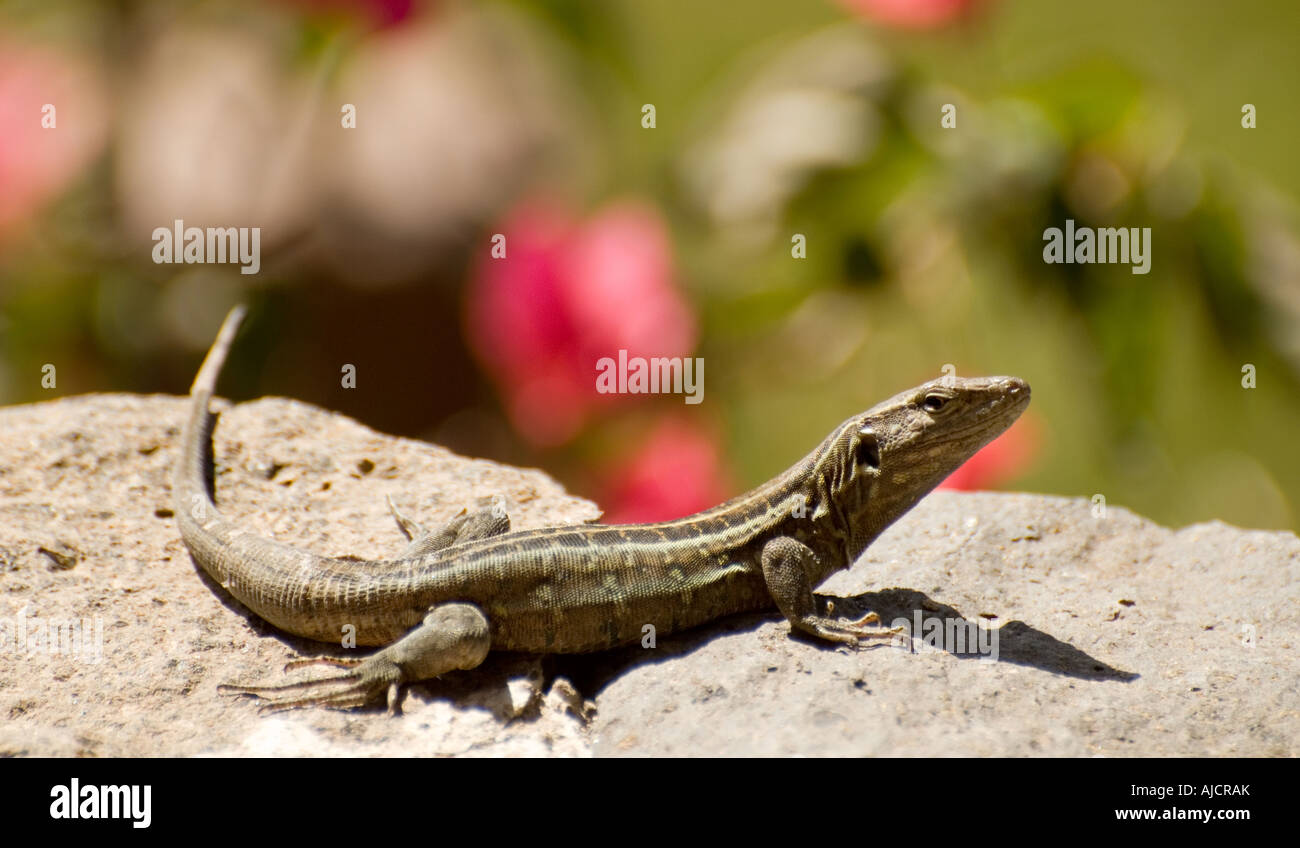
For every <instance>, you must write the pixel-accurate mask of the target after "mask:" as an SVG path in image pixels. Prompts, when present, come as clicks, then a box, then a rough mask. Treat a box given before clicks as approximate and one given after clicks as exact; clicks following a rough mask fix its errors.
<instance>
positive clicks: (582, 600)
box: [173, 307, 1029, 711]
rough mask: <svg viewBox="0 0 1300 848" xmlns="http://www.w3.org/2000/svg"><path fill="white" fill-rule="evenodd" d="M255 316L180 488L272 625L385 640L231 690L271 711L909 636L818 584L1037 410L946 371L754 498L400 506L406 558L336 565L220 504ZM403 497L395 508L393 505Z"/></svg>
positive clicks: (193, 539)
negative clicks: (539, 520) (606, 520)
mask: <svg viewBox="0 0 1300 848" xmlns="http://www.w3.org/2000/svg"><path fill="white" fill-rule="evenodd" d="M243 316H244V310H243V308H242V307H238V308H236V309H234V310H232V311H231V313H230V315H229V316H228V317H227V318H226V321H225V323H224V324H223V325H222V328H221V331H220V333H219V334H218V337H217V340H216V342H215V343H214V344H213V346H212V349H211V350H210V351H209V352H208V356H207V358H206V359H205V360H204V363H203V366H202V367H201V368H200V370H199V373H198V376H197V377H196V378H195V380H194V386H193V388H192V390H191V394H190V397H191V402H192V409H191V412H190V418H189V422H188V424H187V426H186V428H185V433H184V437H183V442H182V446H181V456H180V461H179V463H178V464H177V468H176V479H175V484H174V491H173V497H174V501H175V513H176V517H177V523H178V524H179V525H180V532H181V538H182V539H184V541H185V544H186V546H187V547H188V548H189V550H190V552H191V554H192V555H193V557H194V559H195V561H196V562H197V563H198V564H199V565H200V566H201V567H202V568H203V569H204V570H205V571H206V572H207V573H208V574H209V575H210V576H211V577H212V578H213V579H214V580H215V581H217V582H218V583H219V584H221V586H222V587H224V588H225V589H226V591H228V592H230V594H231V595H233V596H234V597H235V598H237V599H238V600H239V601H241V602H242V603H243V604H244V605H245V606H247V607H248V608H249V609H251V610H252V611H253V612H255V613H256V614H257V615H259V616H261V617H262V618H263V619H265V620H266V621H268V622H270V623H271V624H273V625H275V626H276V627H278V628H280V629H281V630H285V631H288V632H290V633H293V634H296V635H298V636H304V637H307V638H310V639H317V640H320V641H322V642H336V641H338V640H340V639H341V637H342V634H343V633H344V632H345V631H344V628H345V626H348V625H350V626H351V627H352V628H355V631H354V632H355V638H356V642H357V643H358V644H361V645H382V646H385V647H383V649H382V650H380V651H377V652H376V653H374V654H372V655H370V656H369V657H366V658H364V659H331V658H319V659H315V660H305V661H298V662H296V663H290V667H292V666H295V665H301V664H306V663H325V664H329V665H335V666H339V667H342V668H345V669H346V670H345V671H343V672H341V673H337V674H334V675H331V676H326V677H321V678H317V679H313V680H307V681H303V682H300V683H290V684H284V685H275V686H229V685H226V686H223V687H221V689H222V691H223V692H226V693H234V694H249V695H255V696H258V697H259V698H262V699H264V706H266V707H268V708H271V709H285V708H291V707H299V706H307V705H320V706H328V707H338V708H348V707H357V706H362V705H364V704H366V703H368V702H369V701H371V700H372V699H374V698H376V697H378V696H379V695H381V694H382V693H385V692H386V693H387V696H388V706H389V710H390V711H395V710H396V707H397V703H398V698H399V693H400V690H401V686H402V684H404V683H410V682H413V681H418V680H426V679H429V678H433V677H436V676H438V675H440V674H443V673H445V672H447V671H451V670H453V669H470V668H473V667H475V666H477V665H478V664H479V663H481V662H482V661H483V659H484V658H485V657H486V656H487V654H488V651H489V650H492V649H496V650H503V651H522V652H527V653H582V652H588V651H599V650H604V649H608V648H614V647H617V646H619V645H624V644H628V643H631V642H635V641H638V640H640V639H641V638H642V636H643V634H644V633H646V632H647V630H646V628H654V630H655V631H656V632H657V633H660V634H667V633H672V632H675V631H679V630H683V629H686V628H688V627H694V626H696V625H700V624H703V623H705V622H708V621H712V620H713V619H716V618H719V617H721V616H725V615H731V614H733V613H739V612H745V611H752V610H760V609H765V608H771V607H776V608H777V609H779V610H780V612H781V614H782V615H783V616H785V618H786V619H787V620H789V622H790V626H791V627H792V628H793V629H796V630H800V631H803V632H805V633H808V634H812V635H813V636H816V637H819V638H822V639H827V640H831V641H833V642H844V643H850V644H854V645H856V644H858V643H859V640H870V639H882V638H888V637H892V636H893V635H894V634H895V633H896V632H898V630H897V629H889V628H885V627H881V626H877V625H878V623H879V619H878V618H877V617H876V616H874V615H868V616H867V617H866V618H863V619H861V620H859V621H843V620H840V619H837V618H834V617H832V616H831V615H829V614H827V613H828V612H829V611H828V610H824V609H819V607H818V603H817V600H816V599H815V598H814V596H813V589H814V588H816V587H817V586H818V585H819V584H820V583H822V582H823V581H824V580H825V579H826V578H827V577H829V576H830V575H831V574H833V573H834V572H836V571H840V570H842V569H846V568H848V567H850V566H851V565H852V564H853V563H854V562H855V561H856V560H857V558H858V556H859V555H860V554H861V553H862V551H863V550H864V549H865V548H866V547H867V545H869V544H870V543H871V542H872V541H873V540H874V539H875V538H876V537H877V536H879V535H880V533H881V531H883V530H884V529H885V528H886V527H888V526H889V525H890V524H892V523H893V522H894V521H895V520H897V519H898V517H899V516H901V515H902V514H903V513H905V512H906V511H907V510H909V509H911V508H912V506H914V505H915V504H916V502H917V501H919V500H920V499H921V498H922V497H923V496H924V495H925V494H926V493H928V492H929V491H930V490H931V489H933V488H934V487H935V486H936V485H938V484H939V483H940V482H941V481H942V480H943V479H944V478H945V477H947V476H948V475H949V474H950V473H952V472H953V471H954V470H956V468H957V467H958V466H960V465H961V464H962V463H963V462H965V461H966V460H967V459H969V458H970V457H971V455H973V454H974V453H975V452H976V451H977V450H979V449H980V448H981V447H982V446H984V445H985V444H987V443H988V442H990V441H991V440H992V439H993V438H995V437H996V436H997V435H998V434H1000V433H1002V432H1003V431H1004V430H1006V428H1007V427H1009V426H1010V425H1011V423H1012V422H1013V421H1015V420H1016V418H1017V417H1018V416H1019V415H1020V412H1021V411H1022V410H1023V409H1024V408H1025V406H1026V405H1027V404H1028V403H1029V386H1028V384H1026V383H1025V381H1023V380H1021V379H1019V378H1016V377H982V378H957V377H944V378H941V379H939V380H934V381H931V382H928V383H925V384H923V385H921V386H918V387H916V388H914V389H909V390H908V391H905V392H903V393H901V394H898V395H895V396H894V397H892V398H890V399H889V400H887V401H884V402H883V403H880V404H878V405H876V406H874V407H872V408H871V409H870V410H868V411H867V412H865V413H862V414H860V415H855V416H853V417H852V418H850V419H848V420H847V421H845V422H844V423H843V424H841V425H840V426H839V427H836V428H835V430H834V431H832V432H831V434H830V435H829V436H827V437H826V439H825V440H824V441H823V442H822V443H821V444H820V445H818V446H817V447H816V448H815V449H814V450H813V451H812V452H811V453H809V454H808V455H807V456H806V457H804V458H803V459H802V460H800V461H799V462H798V463H796V464H795V465H794V466H792V467H791V468H790V469H788V470H787V471H785V472H783V473H782V474H779V475H777V476H776V477H775V478H773V479H772V480H770V481H768V482H766V483H764V484H762V485H761V486H759V487H758V488H756V489H754V490H753V491H751V492H748V493H746V494H743V495H740V496H739V497H736V498H733V499H731V500H729V501H727V502H726V503H723V504H721V505H719V506H716V507H714V508H712V509H709V510H706V511H704V512H701V513H698V514H696V515H692V516H689V517H687V518H681V519H677V520H675V521H664V522H660V523H656V524H634V525H622V526H615V525H611V526H602V525H593V524H587V525H576V526H569V527H549V528H545V529H539V530H528V531H522V532H514V533H511V532H509V529H510V521H509V518H508V517H507V516H506V514H505V512H504V510H503V509H501V508H500V507H491V508H487V509H481V510H478V511H476V512H472V513H462V514H461V515H460V516H458V517H457V518H455V519H453V520H452V522H451V523H450V524H448V525H447V526H445V527H443V528H441V529H439V530H437V531H434V532H426V531H424V530H423V528H421V527H420V526H419V525H417V524H415V523H414V522H412V521H410V520H408V519H406V518H405V517H404V516H402V515H401V514H400V513H398V512H397V511H396V509H395V508H394V509H393V512H394V515H395V517H396V518H397V521H398V525H399V527H400V528H401V529H402V531H403V532H404V533H405V534H406V535H407V536H408V538H410V539H411V542H410V545H409V546H408V547H407V549H406V550H405V551H404V552H403V553H402V554H401V555H400V556H398V557H397V558H395V559H391V560H376V561H367V560H356V559H346V558H331V557H326V556H320V555H318V554H314V553H310V552H308V551H304V550H300V549H297V548H293V547H290V546H288V545H284V544H281V543H279V542H276V541H274V540H272V539H267V538H263V537H260V536H258V535H256V534H254V533H251V532H249V531H247V530H245V529H243V528H242V527H239V526H238V525H236V524H234V523H233V522H231V521H230V520H228V519H226V518H225V517H224V516H222V514H221V513H220V512H218V511H217V507H216V504H215V503H214V485H213V446H212V433H213V430H214V428H215V425H216V416H215V415H213V413H212V412H211V411H210V410H209V401H210V400H211V398H212V395H213V392H214V391H215V388H216V383H217V377H218V375H219V373H220V371H221V368H222V365H223V363H224V362H225V359H226V354H227V353H228V351H229V349H230V346H231V343H232V341H233V339H234V337H235V334H236V332H237V331H238V329H239V326H240V323H241V321H242V320H243ZM390 507H391V501H390Z"/></svg>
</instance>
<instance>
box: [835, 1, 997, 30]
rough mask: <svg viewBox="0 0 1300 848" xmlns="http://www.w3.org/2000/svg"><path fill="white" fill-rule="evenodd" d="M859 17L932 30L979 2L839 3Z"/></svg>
mask: <svg viewBox="0 0 1300 848" xmlns="http://www.w3.org/2000/svg"><path fill="white" fill-rule="evenodd" d="M839 2H840V5H841V6H844V7H845V8H846V9H848V10H849V11H850V12H853V13H854V14H856V15H858V16H859V17H863V18H869V19H871V20H874V21H876V22H878V23H882V24H885V25H887V26H893V27H899V28H901V29H932V28H934V27H938V26H942V25H944V24H946V23H949V22H950V21H953V20H956V19H957V18H960V17H962V16H964V15H967V14H969V13H971V12H973V11H974V9H975V7H976V6H978V5H980V0H839Z"/></svg>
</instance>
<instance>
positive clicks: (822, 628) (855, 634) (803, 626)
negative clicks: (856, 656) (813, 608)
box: [798, 612, 906, 648]
mask: <svg viewBox="0 0 1300 848" xmlns="http://www.w3.org/2000/svg"><path fill="white" fill-rule="evenodd" d="M879 621H880V616H878V615H876V614H875V613H874V612H872V613H867V615H866V616H864V617H863V618H861V619H859V620H858V621H841V620H839V619H837V618H829V617H827V616H822V615H810V616H807V617H805V618H804V619H802V620H801V621H800V622H799V623H798V627H799V629H800V630H803V631H804V632H805V633H811V634H812V635H814V636H818V637H820V638H822V639H826V640H829V641H831V642H841V643H844V644H848V645H858V646H861V645H862V643H863V642H866V641H870V640H879V641H877V642H876V643H875V644H873V645H870V646H869V647H873V648H877V647H881V646H883V645H886V644H888V643H889V642H890V641H892V640H893V639H894V637H895V636H897V635H898V634H900V633H902V632H903V631H904V629H906V628H903V627H872V626H869V625H872V624H875V623H876V622H879Z"/></svg>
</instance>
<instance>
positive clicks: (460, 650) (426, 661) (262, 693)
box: [217, 603, 492, 714]
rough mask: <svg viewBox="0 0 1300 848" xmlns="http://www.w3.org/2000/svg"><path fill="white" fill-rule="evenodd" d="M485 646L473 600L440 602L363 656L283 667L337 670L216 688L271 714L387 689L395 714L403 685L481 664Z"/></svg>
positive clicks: (354, 700)
mask: <svg viewBox="0 0 1300 848" xmlns="http://www.w3.org/2000/svg"><path fill="white" fill-rule="evenodd" d="M491 646H492V636H491V630H490V628H489V626H488V620H487V616H485V615H484V614H483V611H482V610H480V609H479V608H478V607H476V606H474V605H473V604H463V603H452V604H440V605H438V606H435V607H431V608H430V610H429V614H428V615H426V616H425V617H424V621H423V622H421V623H420V625H419V626H418V627H416V628H415V629H414V630H412V631H411V632H410V633H407V634H406V635H405V636H403V637H402V638H401V639H400V640H398V641H397V642H394V643H393V644H391V645H389V646H388V647H387V648H384V649H383V650H381V651H378V652H376V653H374V654H371V655H370V656H369V657H366V658H365V659H364V660H358V659H349V660H338V659H333V658H330V657H320V658H318V659H313V660H295V661H294V662H291V663H289V664H288V665H287V666H285V670H286V671H288V670H289V669H290V668H298V667H300V666H303V665H312V664H321V665H333V666H340V667H343V668H347V669H348V671H346V672H344V673H342V674H336V675H333V676H330V677H321V678H317V679H315V680H304V681H302V682H301V683H286V684H282V685H279V686H235V685H231V684H222V685H221V686H219V687H217V691H219V692H221V693H222V694H225V695H253V696H255V697H257V698H260V699H262V700H263V702H264V703H263V704H262V708H263V709H265V710H269V711H272V712H275V711H279V710H291V709H294V708H296V707H312V706H319V707H334V708H337V709H346V708H349V707H360V706H364V705H365V704H367V703H369V702H370V701H371V700H373V699H374V698H376V697H378V696H379V695H380V694H381V693H383V692H385V691H387V693H388V712H389V713H391V714H395V713H396V712H397V704H398V700H399V695H400V694H401V687H402V684H403V683H413V682H415V681H417V680H428V679H429V678H432V677H437V676H438V675H440V674H445V673H446V672H448V671H454V670H457V669H470V668H474V667H475V666H477V665H478V664H479V663H481V662H483V659H484V658H485V657H486V656H487V654H488V650H489V648H491Z"/></svg>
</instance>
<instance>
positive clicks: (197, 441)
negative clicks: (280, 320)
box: [172, 305, 248, 527]
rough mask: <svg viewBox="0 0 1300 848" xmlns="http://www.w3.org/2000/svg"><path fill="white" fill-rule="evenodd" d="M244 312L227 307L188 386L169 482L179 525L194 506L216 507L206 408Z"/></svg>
mask: <svg viewBox="0 0 1300 848" xmlns="http://www.w3.org/2000/svg"><path fill="white" fill-rule="evenodd" d="M247 314H248V310H247V308H245V307H244V306H243V305H240V306H236V307H235V308H234V309H232V310H230V314H228V315H227V316H226V320H225V323H223V324H222V325H221V331H220V332H219V333H218V334H217V340H216V341H215V342H213V343H212V348H211V349H210V350H208V355H207V357H205V358H204V360H203V365H202V367H200V368H199V373H198V376H197V377H195V378H194V385H193V386H191V387H190V418H189V423H188V424H187V425H186V427H185V433H184V435H183V436H182V437H181V456H180V461H179V462H178V463H177V467H176V479H175V482H174V483H173V485H172V496H173V498H174V500H175V508H176V513H177V515H178V518H179V520H180V521H181V522H182V527H184V525H185V523H186V522H187V521H189V520H190V519H191V518H192V517H193V516H192V511H193V510H194V509H196V508H199V507H207V508H210V509H212V510H213V511H215V509H216V507H215V505H214V503H213V485H212V473H213V469H212V430H213V428H214V427H215V426H216V421H217V419H216V416H215V415H213V414H212V411H211V410H210V409H209V408H208V403H209V402H210V401H211V400H212V395H213V394H214V393H215V392H216V388H217V377H218V376H220V374H221V367H222V366H223V365H225V364H226V355H227V354H228V353H230V345H231V343H232V342H234V340H235V334H236V333H238V332H239V326H240V324H242V323H243V321H244V316H245V315H247ZM196 496H197V500H196Z"/></svg>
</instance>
